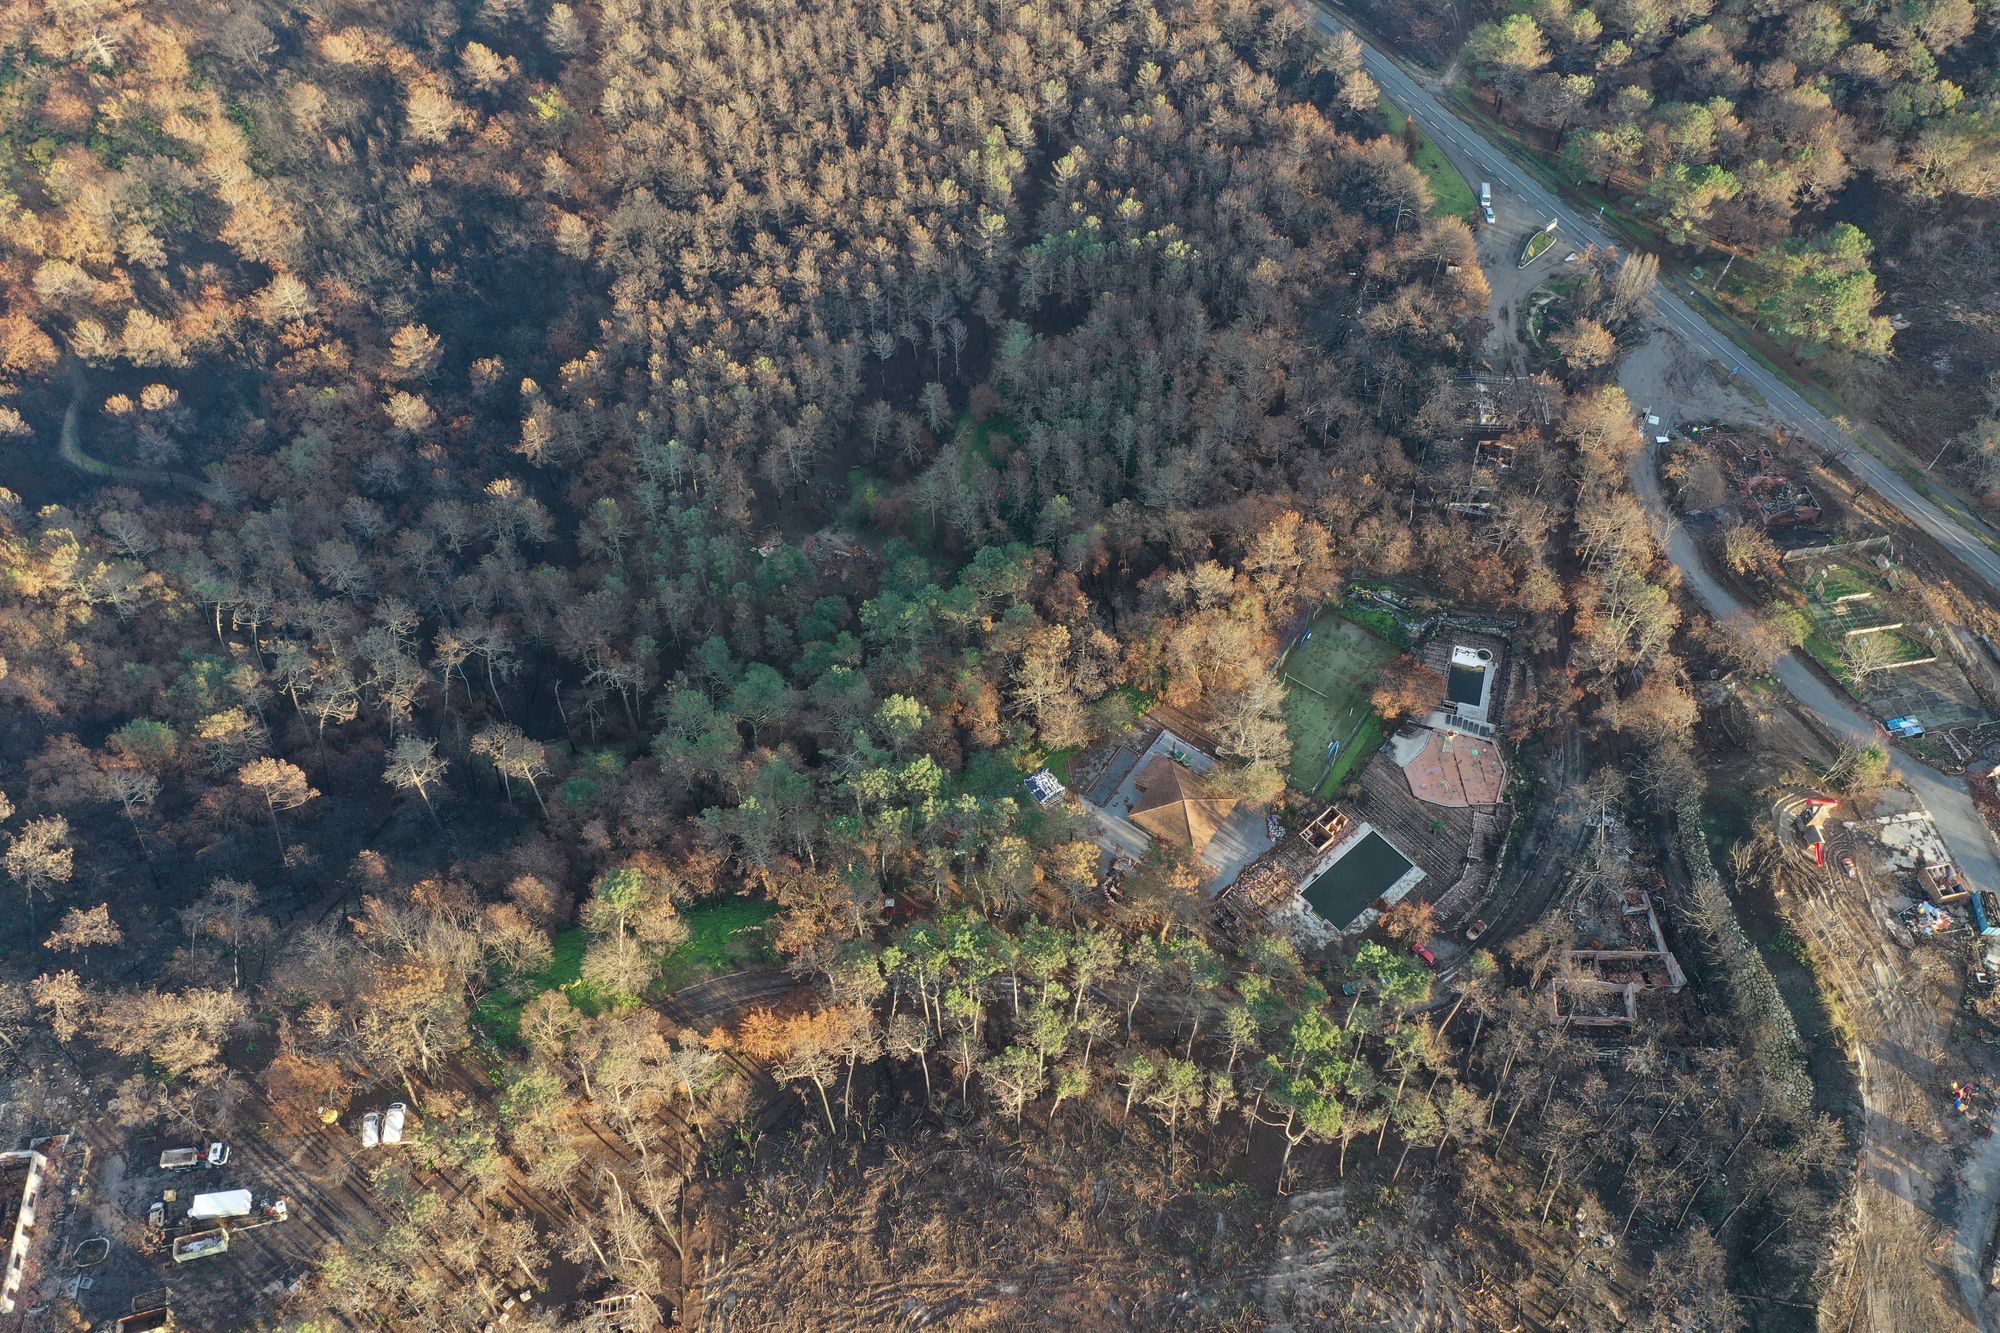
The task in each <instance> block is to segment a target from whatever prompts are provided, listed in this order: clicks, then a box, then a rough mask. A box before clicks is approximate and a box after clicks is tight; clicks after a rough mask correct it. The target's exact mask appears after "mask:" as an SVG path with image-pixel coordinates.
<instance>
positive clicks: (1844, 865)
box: [1840, 856, 1861, 879]
mask: <svg viewBox="0 0 2000 1333" xmlns="http://www.w3.org/2000/svg"><path fill="white" fill-rule="evenodd" d="M1840 868H1841V869H1842V870H1845V871H1846V872H1847V877H1848V878H1849V879H1858V878H1860V876H1861V872H1860V871H1858V870H1856V869H1855V868H1854V858H1853V857H1851V856H1843V857H1841V858H1840Z"/></svg>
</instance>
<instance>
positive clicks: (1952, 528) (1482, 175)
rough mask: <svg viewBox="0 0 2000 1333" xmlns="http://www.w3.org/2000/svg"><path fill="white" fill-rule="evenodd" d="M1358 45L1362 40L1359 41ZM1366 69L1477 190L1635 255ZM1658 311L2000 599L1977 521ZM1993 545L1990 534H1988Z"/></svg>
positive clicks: (1460, 128)
mask: <svg viewBox="0 0 2000 1333" xmlns="http://www.w3.org/2000/svg"><path fill="white" fill-rule="evenodd" d="M1316 21H1317V23H1318V24H1319V27H1320V29H1321V30H1322V31H1324V32H1338V31H1340V30H1341V28H1342V26H1343V25H1341V24H1339V23H1336V22H1335V21H1334V20H1333V19H1332V18H1330V17H1329V16H1328V15H1327V14H1326V13H1325V12H1324V11H1317V19H1316ZM1355 36H1356V37H1357V38H1358V37H1360V34H1359V33H1356V34H1355ZM1361 59H1362V64H1363V65H1364V66H1365V67H1366V68H1367V70H1368V73H1369V75H1370V76H1371V77H1373V78H1374V80H1375V82H1376V83H1378V84H1379V85H1381V88H1382V91H1383V92H1384V93H1386V94H1387V95H1388V97H1389V100H1390V101H1392V102H1394V103H1395V104H1396V105H1397V106H1399V107H1401V108H1402V109H1403V110H1404V111H1405V112H1407V113H1408V114H1409V116H1410V117H1411V119H1413V120H1415V121H1416V122H1417V124H1418V126H1420V127H1421V128H1422V129H1423V131H1424V133H1426V134H1428V135H1429V136H1430V137H1431V140H1432V141H1433V142H1434V143H1436V144H1437V145H1438V146H1439V147H1440V148H1441V149H1442V150H1443V151H1444V153H1445V155H1446V156H1447V157H1449V158H1451V159H1452V162H1453V165H1455V166H1457V167H1458V169H1459V170H1460V171H1461V172H1463V173H1464V174H1465V177H1466V179H1468V180H1470V181H1473V182H1475V183H1477V182H1479V181H1490V182H1491V183H1492V184H1493V188H1494V190H1495V191H1496V193H1497V192H1501V191H1504V192H1506V193H1508V194H1511V195H1513V196H1514V197H1515V198H1516V199H1518V200H1519V201H1520V202H1522V203H1524V204H1525V205H1527V207H1528V208H1529V209H1530V210H1531V211H1532V212H1535V213H1539V214H1541V215H1542V216H1543V217H1547V218H1556V219H1559V220H1560V221H1561V223H1562V234H1563V235H1564V236H1566V237H1568V238H1569V240H1570V242H1571V244H1572V245H1574V244H1576V243H1578V242H1582V243H1584V244H1589V245H1602V246H1614V245H1615V246H1619V247H1620V248H1624V247H1626V246H1627V245H1628V244H1629V242H1626V241H1624V240H1623V239H1621V238H1617V237H1614V236H1613V235H1612V234H1611V233H1610V231H1609V230H1608V229H1606V228H1603V227H1600V226H1599V225H1598V224H1597V220H1596V215H1595V214H1593V213H1590V212H1587V211H1579V210H1578V209H1576V208H1573V207H1571V206H1570V205H1569V204H1568V203H1567V202H1565V201H1564V200H1563V199H1562V198H1561V197H1559V196H1557V195H1555V194H1553V193H1551V192H1550V191H1549V190H1547V189H1545V188H1543V186H1542V185H1541V184H1540V183H1539V182H1537V181H1536V180H1535V178H1534V177H1532V176H1530V175H1529V174H1528V173H1527V172H1526V171H1525V170H1523V169H1522V168H1521V167H1520V166H1519V165H1517V164H1516V163H1515V162H1514V160H1513V159H1512V158H1511V157H1510V156H1508V154H1507V153H1506V151H1505V150H1503V149H1501V148H1500V147H1498V146H1496V145H1495V144H1493V143H1492V142H1490V141H1488V140H1487V139H1484V138H1482V137H1481V136H1480V134H1479V132H1478V131H1477V130H1475V129H1473V128H1472V127H1471V126H1470V125H1468V124H1467V123H1466V122H1465V121H1464V120H1462V119H1460V118H1459V116H1458V114H1457V113H1456V112H1455V111H1453V110H1452V109H1451V107H1450V105H1449V104H1448V103H1447V102H1445V101H1444V100H1443V99H1442V98H1440V97H1439V96H1438V95H1437V93H1436V91H1435V90H1434V86H1433V85H1432V84H1430V83H1428V82H1425V81H1422V80H1420V79H1418V78H1417V77H1415V76H1413V75H1411V74H1410V73H1409V72H1408V71H1407V70H1405V69H1404V68H1403V66H1401V65H1400V64H1398V63H1397V62H1396V61H1395V60H1393V59H1391V58H1390V57H1389V56H1388V55H1386V54H1384V53H1383V52H1381V51H1379V50H1377V49H1376V48H1374V47H1372V46H1370V45H1369V44H1368V43H1367V42H1366V41H1365V40H1364V41H1362V43H1361ZM1653 306H1654V309H1655V310H1656V311H1657V312H1658V314H1659V316H1660V319H1661V320H1662V321H1663V322H1664V323H1665V324H1666V325H1667V327H1668V328H1670V329H1671V330H1673V332H1674V333H1675V334H1676V335H1677V336H1679V337H1680V338H1681V339H1683V340H1684V341H1686V342H1687V343H1688V344H1689V345H1690V346H1692V347H1693V348H1695V349H1696V350H1697V351H1699V352H1700V353H1701V354H1702V355H1704V356H1706V357H1708V358H1709V359H1710V360H1712V361H1715V362H1717V363H1718V364H1720V365H1722V366H1724V367H1725V368H1727V369H1728V370H1729V372H1730V374H1731V375H1732V376H1733V377H1734V378H1735V379H1736V380H1737V381H1738V382H1739V383H1742V384H1744V385H1747V386H1748V387H1749V388H1751V389H1752V390H1754V391H1755V392H1756V393H1757V394H1758V395H1759V396H1760V397H1762V398H1763V399H1764V401H1765V402H1766V403H1767V404H1769V405H1770V407H1771V409H1772V410H1773V411H1774V412H1776V413H1777V414H1778V415H1779V416H1781V417H1782V418H1783V419H1784V420H1785V422H1786V423H1787V424H1789V425H1790V426H1791V427H1792V429H1794V430H1795V431H1797V432H1798V433H1799V434H1800V435H1802V436H1805V437H1806V438H1808V439H1811V440H1813V441H1815V442H1816V443H1818V444H1819V445H1820V446H1821V447H1822V448H1824V449H1826V450H1828V451H1829V452H1831V453H1832V454H1834V455H1835V456H1836V457H1838V458H1840V459H1841V461H1842V462H1843V463H1845V464H1846V466H1847V467H1848V469H1849V470H1850V471H1852V472H1853V473H1854V474H1855V475H1856V476H1858V477H1860V478H1861V479H1862V480H1863V481H1864V482H1865V483H1866V484H1867V485H1868V487H1869V488H1870V489H1871V490H1873V491H1874V492H1875V493H1876V494H1877V495H1879V496H1881V497H1882V498H1883V499H1885V500H1887V501H1888V502H1889V503H1890V504H1892V505H1894V506H1895V507H1896V508H1897V509H1899V510H1901V511H1902V512H1903V514H1904V515H1905V516H1906V517H1907V518H1908V519H1909V520H1910V522H1912V523H1914V524H1915V525H1916V526H1917V527H1918V528H1920V529H1922V530H1923V531H1924V533H1926V534H1927V535H1928V536H1930V537H1931V538H1932V539H1933V540H1934V541H1936V542H1937V543H1938V544H1939V545H1941V546H1943V547H1944V548H1945V549H1946V550H1947V551H1949V552H1951V554H1953V555H1955V556H1956V557H1957V558H1958V560H1959V561H1960V563H1962V564H1963V565H1965V567H1966V568H1967V569H1968V570H1970V571H1971V572H1972V573H1973V574H1974V576H1976V577H1977V578H1978V579H1979V580H1980V581H1981V582H1983V583H1984V584H1986V586H1987V587H1988V588H1989V589H1992V590H1993V591H1995V592H2000V555H1996V554H1995V553H1994V552H1993V550H1992V548H1990V547H1989V546H1987V545H1986V543H1985V541H1983V540H1982V539H1981V538H1982V533H1981V532H1976V531H1969V530H1968V526H1967V524H1968V523H1969V524H1971V525H1973V526H1977V527H1983V525H1979V524H1978V521H1977V520H1976V519H1975V520H1961V519H1957V518H1954V517H1953V516H1951V515H1948V514H1947V513H1945V511H1944V510H1942V509H1940V508H1939V507H1938V506H1937V505H1935V504H1933V503H1932V502H1931V501H1929V500H1927V499H1925V498H1924V497H1923V496H1922V495H1920V494H1918V492H1917V491H1916V490H1915V488H1913V487H1912V486H1911V485H1910V484H1909V483H1908V482H1906V481H1904V480H1903V479H1902V477H1900V476H1898V475H1897V474H1896V472H1895V471H1894V470H1893V469H1891V468H1890V467H1889V466H1888V464H1886V463H1884V462H1883V461H1882V460H1881V459H1879V458H1877V457H1876V456H1875V455H1874V454H1872V453H1870V452H1869V451H1868V450H1867V449H1866V448H1865V447H1864V446H1863V445H1862V444H1861V443H1860V442H1859V441H1857V440H1856V439H1854V437H1853V436H1851V435H1849V434H1848V433H1847V432H1846V431H1844V430H1843V429H1841V427H1840V426H1839V425H1837V424H1836V423H1834V422H1833V421H1830V420H1828V419H1827V417H1826V416H1824V415H1823V414H1822V413H1820V412H1819V410H1818V409H1816V408H1814V407H1813V406H1812V404H1810V403H1808V402H1807V401H1806V400H1805V399H1803V398H1801V397H1800V396H1799V395H1798V393H1797V392H1796V391H1795V390H1793V389H1792V387H1791V386H1790V385H1788V384H1786V383H1785V382H1784V381H1783V380H1781V379H1779V378H1778V377H1777V376H1776V375H1774V374H1772V373H1771V372H1770V371H1768V370H1766V369H1765V368H1764V367H1763V366H1762V365H1760V364H1759V363H1758V362H1757V360H1756V359H1755V358H1754V357H1752V356H1750V355H1749V354H1748V353H1746V352H1744V351H1742V350H1741V349H1740V348H1738V347H1737V346H1736V345H1735V343H1733V342H1731V341H1730V339H1729V338H1728V336H1727V335H1725V334H1723V333H1722V332H1721V331H1720V330H1718V329H1717V328H1716V327H1715V326H1714V325H1712V324H1710V323H1709V322H1708V321H1707V320H1706V319H1704V318H1702V316H1701V315H1699V314H1697V313H1696V312H1695V310H1694V308H1693V307H1692V306H1690V305H1689V304H1688V303H1687V302H1686V301H1685V300H1683V299H1682V298H1681V296H1680V294H1679V292H1678V291H1677V290H1676V289H1675V288H1674V287H1672V286H1670V285H1669V284H1668V283H1666V282H1665V281H1662V282H1658V283H1655V284H1654V287H1653ZM1983 535H1986V536H1991V535H1992V534H1991V530H1990V529H1988V530H1985V532H1984V534H1983Z"/></svg>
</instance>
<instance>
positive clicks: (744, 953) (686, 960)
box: [654, 898, 778, 991]
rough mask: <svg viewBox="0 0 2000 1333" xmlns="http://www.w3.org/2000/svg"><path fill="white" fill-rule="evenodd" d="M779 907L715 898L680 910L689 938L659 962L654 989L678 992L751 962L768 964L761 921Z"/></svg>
mask: <svg viewBox="0 0 2000 1333" xmlns="http://www.w3.org/2000/svg"><path fill="white" fill-rule="evenodd" d="M777 911H778V905H777V904H776V903H772V902H766V901H765V900H764V899H762V898H718V899H715V900H714V901H712V902H705V903H698V904H696V905H695V906H693V907H690V908H689V909H688V910H687V911H685V912H683V913H681V920H682V921H685V922H686V923H687V928H688V937H687V940H686V941H685V942H684V943H682V945H681V946H680V947H679V948H678V949H675V950H674V951H673V952H672V953H670V954H668V955H667V957H666V959H665V960H664V961H663V962H662V963H661V964H660V976H659V980H658V981H657V982H655V983H654V989H655V990H658V991H674V990H679V989H680V988H681V987H683V986H691V985H693V984H694V983H695V982H697V981H706V980H708V979H709V978H710V977H719V976H721V975H723V974H724V973H726V972H734V971H736V970H737V969H739V968H743V967H748V966H750V965H751V964H754V963H768V962H772V961H774V960H775V959H776V957H777V955H776V954H774V953H773V952H772V951H771V941H770V934H769V932H768V931H766V930H765V928H764V926H765V923H766V922H768V921H769V920H770V919H771V918H772V917H773V916H775V915H776V914H777Z"/></svg>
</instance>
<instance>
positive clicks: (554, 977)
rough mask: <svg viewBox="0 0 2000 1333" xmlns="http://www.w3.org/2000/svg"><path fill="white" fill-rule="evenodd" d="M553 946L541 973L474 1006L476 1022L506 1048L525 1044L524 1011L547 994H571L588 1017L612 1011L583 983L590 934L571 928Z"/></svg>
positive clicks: (522, 980)
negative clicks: (557, 991) (538, 997)
mask: <svg viewBox="0 0 2000 1333" xmlns="http://www.w3.org/2000/svg"><path fill="white" fill-rule="evenodd" d="M551 945H552V947H553V952H551V953H550V955H549V961H548V962H547V963H545V964H544V965H543V966H542V967H541V969H540V970H539V971H536V972H533V973H530V974H529V975H528V976H525V977H522V978H520V979H519V980H518V982H517V983H509V984H505V985H503V988H502V989H500V990H496V991H494V992H493V993H492V994H491V995H488V996H487V997H486V998H485V999H483V1000H481V1001H480V1002H479V1003H478V1004H476V1005H474V1006H473V1009H472V1018H473V1021H474V1022H476V1023H478V1024H479V1026H481V1027H483V1028H485V1029H486V1030H487V1031H488V1032H490V1033H492V1034H493V1037H494V1039H495V1040H496V1041H498V1042H499V1043H500V1044H501V1045H503V1046H519V1045H520V1044H521V1010H522V1009H524V1008H526V1007H527V1003H528V1001H529V1000H531V999H533V998H534V997H535V996H537V995H541V994H543V993H545V992H547V991H552V990H559V991H566V992H568V994H569V1002H570V1003H571V1004H573V1005H575V1006H576V1007H577V1008H578V1009H581V1010H582V1011H583V1012H584V1013H586V1014H599V1013H602V1012H604V1010H605V1009H606V1008H607V1007H608V1004H607V1002H606V999H605V996H604V995H603V994H602V993H601V992H600V991H599V990H598V989H597V987H596V986H593V985H592V984H590V983H589V982H587V981H585V980H584V979H583V954H584V950H586V949H587V948H589V947H590V932H589V931H587V930H585V929H584V928H583V927H582V926H571V927H569V928H568V929H566V930H563V931H560V932H559V933H558V934H557V935H556V937H555V939H554V940H553V941H551Z"/></svg>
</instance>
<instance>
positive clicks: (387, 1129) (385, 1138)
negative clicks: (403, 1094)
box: [382, 1102, 409, 1143]
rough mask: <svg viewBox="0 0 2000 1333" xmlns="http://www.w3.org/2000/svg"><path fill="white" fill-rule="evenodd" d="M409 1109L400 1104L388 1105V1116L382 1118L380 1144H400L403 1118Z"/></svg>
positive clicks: (391, 1103)
mask: <svg viewBox="0 0 2000 1333" xmlns="http://www.w3.org/2000/svg"><path fill="white" fill-rule="evenodd" d="M408 1111H409V1108H408V1107H407V1106H405V1105H403V1103H401V1102H390V1103H389V1114H387V1115H386V1116H383V1117H382V1142H384V1143H401V1142H402V1141H403V1116H404V1115H405V1114H406V1113H407V1112H408Z"/></svg>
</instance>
